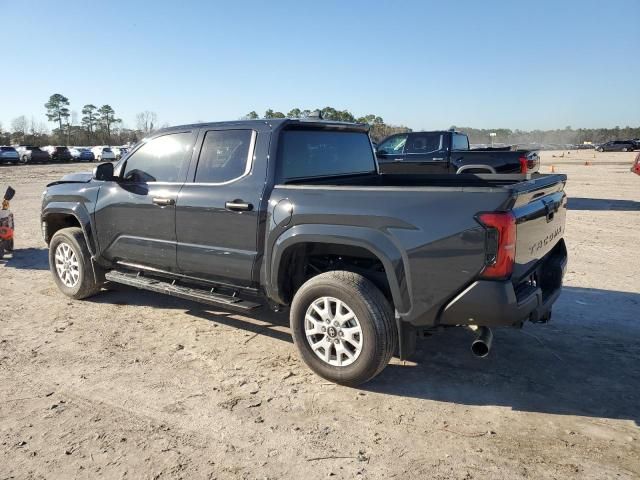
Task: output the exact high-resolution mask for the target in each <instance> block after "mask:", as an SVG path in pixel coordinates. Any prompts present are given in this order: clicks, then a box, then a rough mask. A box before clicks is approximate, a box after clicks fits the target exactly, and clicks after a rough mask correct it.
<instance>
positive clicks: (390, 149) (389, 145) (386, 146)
mask: <svg viewBox="0 0 640 480" xmlns="http://www.w3.org/2000/svg"><path fill="white" fill-rule="evenodd" d="M407 137H408V135H396V136H393V137H391V138H389V139H387V140H385V141H384V142H382V143H381V144H380V145H378V150H377V152H378V153H381V154H383V155H401V154H402V152H403V151H404V146H405V144H406V143H407Z"/></svg>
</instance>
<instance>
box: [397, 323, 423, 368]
mask: <svg viewBox="0 0 640 480" xmlns="http://www.w3.org/2000/svg"><path fill="white" fill-rule="evenodd" d="M396 327H397V329H398V349H397V351H396V356H397V357H398V358H399V359H400V360H401V361H404V360H408V359H409V357H410V356H411V355H413V353H414V352H415V351H416V339H417V338H418V333H417V331H416V328H415V327H414V326H413V325H411V324H410V323H407V322H403V321H402V319H401V318H400V315H398V312H396Z"/></svg>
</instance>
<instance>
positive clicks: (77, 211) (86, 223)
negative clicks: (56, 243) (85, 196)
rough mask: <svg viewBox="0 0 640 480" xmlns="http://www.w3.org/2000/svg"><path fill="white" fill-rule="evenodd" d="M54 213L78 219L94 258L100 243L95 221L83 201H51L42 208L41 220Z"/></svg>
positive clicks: (46, 239) (47, 239)
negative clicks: (92, 220) (96, 233)
mask: <svg viewBox="0 0 640 480" xmlns="http://www.w3.org/2000/svg"><path fill="white" fill-rule="evenodd" d="M52 214H64V215H70V216H72V217H74V218H75V219H76V220H77V221H78V223H79V224H80V228H81V229H82V233H83V234H84V240H85V242H87V248H88V249H89V253H90V254H91V257H92V260H93V258H94V257H95V256H96V254H97V251H98V244H97V241H96V238H95V234H94V231H95V230H94V228H93V223H92V222H91V215H90V214H89V211H88V210H87V208H86V207H85V206H84V205H83V204H81V203H75V202H51V203H49V204H48V205H47V206H46V207H44V208H43V209H42V214H41V220H42V221H43V222H46V221H47V217H48V216H49V215H52ZM43 234H44V232H43ZM45 241H46V242H47V244H48V243H49V242H50V241H51V239H50V238H45ZM92 263H93V262H92ZM94 270H95V269H94Z"/></svg>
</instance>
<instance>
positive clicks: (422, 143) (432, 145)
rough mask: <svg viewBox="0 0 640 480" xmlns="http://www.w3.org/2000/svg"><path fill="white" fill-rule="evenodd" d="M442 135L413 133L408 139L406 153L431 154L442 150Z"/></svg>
mask: <svg viewBox="0 0 640 480" xmlns="http://www.w3.org/2000/svg"><path fill="white" fill-rule="evenodd" d="M443 137H444V135H443V134H441V133H414V134H413V135H411V138H409V142H408V145H407V153H423V154H424V153H432V152H437V151H439V150H442V149H443V148H444V138H443Z"/></svg>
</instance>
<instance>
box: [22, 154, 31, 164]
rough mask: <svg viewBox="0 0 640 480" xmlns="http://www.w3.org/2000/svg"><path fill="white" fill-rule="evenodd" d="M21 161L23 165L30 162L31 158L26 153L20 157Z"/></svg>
mask: <svg viewBox="0 0 640 480" xmlns="http://www.w3.org/2000/svg"><path fill="white" fill-rule="evenodd" d="M20 163H22V164H23V165H26V164H27V163H29V159H28V158H27V156H26V155H24V156H23V157H21V158H20Z"/></svg>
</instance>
